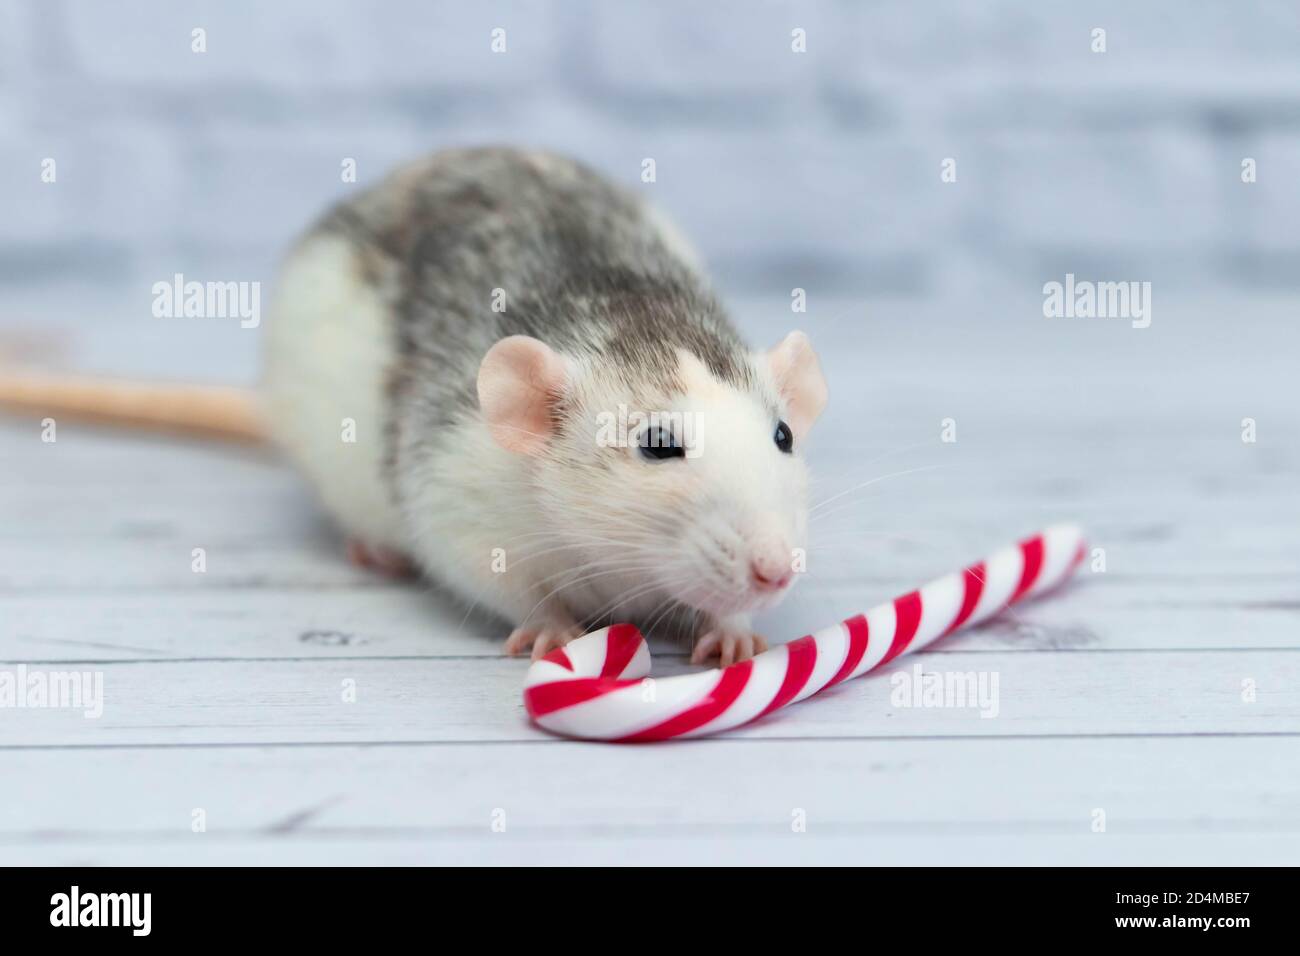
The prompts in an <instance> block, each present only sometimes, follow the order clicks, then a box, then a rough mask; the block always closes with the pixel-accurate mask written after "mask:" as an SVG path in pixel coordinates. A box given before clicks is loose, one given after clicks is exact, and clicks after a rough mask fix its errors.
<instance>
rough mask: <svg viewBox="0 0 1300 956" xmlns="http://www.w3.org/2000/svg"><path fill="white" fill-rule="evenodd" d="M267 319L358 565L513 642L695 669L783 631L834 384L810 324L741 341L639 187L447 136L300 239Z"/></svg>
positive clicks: (273, 405)
mask: <svg viewBox="0 0 1300 956" xmlns="http://www.w3.org/2000/svg"><path fill="white" fill-rule="evenodd" d="M264 325H265V328H264V334H265V337H266V341H265V352H264V355H265V361H264V399H265V413H266V421H267V425H268V427H269V428H270V430H271V432H272V434H273V435H274V436H275V438H276V439H277V440H278V442H279V443H280V444H281V445H282V446H283V447H284V448H285V449H286V450H287V452H288V453H289V455H290V456H291V457H292V458H293V460H294V461H295V462H296V463H297V464H298V465H299V466H300V467H301V469H302V470H303V472H304V473H305V474H306V476H307V477H308V479H309V480H310V481H311V483H312V484H313V485H314V486H315V488H316V490H317V491H318V492H319V494H320V497H321V498H322V499H323V501H324V503H325V505H326V506H327V507H328V509H329V510H330V512H331V513H332V514H333V515H334V517H335V518H336V519H337V520H338V522H339V523H340V524H341V525H342V527H343V528H344V529H345V531H346V533H347V534H348V535H349V536H350V537H351V539H352V542H353V544H352V548H351V550H352V553H353V555H354V557H356V558H357V559H359V560H363V561H368V562H369V563H372V564H379V565H382V566H385V567H388V568H395V567H397V566H398V564H399V563H400V562H401V561H402V560H403V559H406V558H409V560H410V561H411V562H413V563H414V564H415V565H417V566H418V567H419V568H420V569H421V570H423V572H424V573H426V574H427V575H428V576H429V577H431V578H432V579H434V580H436V581H437V582H440V583H441V584H442V585H444V586H445V587H446V588H448V589H450V590H451V591H452V592H454V593H455V594H457V595H459V596H461V597H463V598H464V599H466V600H467V601H469V602H473V603H475V604H477V605H479V606H482V607H486V608H488V609H490V610H492V611H494V612H496V613H497V614H499V615H501V616H503V617H505V618H508V619H509V620H510V621H511V623H512V624H513V625H514V627H515V629H514V632H513V633H512V634H511V635H510V637H509V639H508V640H507V642H506V650H507V651H508V652H510V653H512V654H513V653H518V652H521V651H523V650H525V649H527V648H529V647H531V648H532V652H533V656H534V657H537V656H540V655H541V654H543V653H545V652H546V651H548V650H550V649H552V648H554V647H557V646H561V645H563V644H564V643H565V642H567V641H568V640H569V639H571V638H573V637H575V636H577V635H578V634H580V633H582V632H583V631H584V630H585V629H587V628H590V627H594V626H599V625H600V624H601V623H607V622H610V621H614V620H620V621H622V620H628V621H632V622H634V623H636V624H638V625H640V626H642V627H643V628H646V627H653V626H657V627H661V628H667V629H671V630H675V631H678V632H684V633H686V634H688V635H691V636H693V637H695V638H696V639H697V640H696V644H695V654H694V659H695V660H697V661H700V660H704V659H705V658H707V657H709V656H713V655H716V656H718V657H719V658H720V659H721V663H722V664H724V665H726V664H729V663H731V662H732V661H733V660H741V659H745V658H747V657H750V656H752V655H753V654H755V653H757V652H759V651H761V650H763V649H764V648H765V646H766V645H765V644H764V642H763V640H762V639H761V638H760V637H758V636H757V635H755V634H754V633H753V629H752V627H751V622H750V616H751V614H753V613H754V612H756V611H758V610H761V609H763V608H766V607H770V606H772V605H773V604H775V603H776V602H777V601H779V600H780V599H781V597H782V596H783V595H784V594H785V592H786V591H787V590H788V589H789V587H790V585H791V584H792V583H793V581H794V578H795V575H794V573H793V567H794V562H795V556H796V555H797V554H798V553H800V549H802V548H803V546H804V543H805V533H806V527H807V504H806V497H807V483H808V476H807V470H806V466H805V463H804V461H803V458H802V455H801V450H802V447H803V444H804V442H805V440H806V438H807V435H808V431H809V429H810V428H811V426H812V424H813V422H814V420H815V419H816V418H817V416H818V414H819V413H820V412H821V410H822V408H823V406H824V405H825V402H826V394H827V393H826V385H825V382H824V380H823V378H822V373H821V370H820V367H819V364H818V360H817V356H816V354H815V353H814V351H813V349H812V347H811V346H810V344H809V342H808V340H807V338H806V337H805V336H804V335H803V333H801V332H792V333H790V334H789V335H788V336H787V337H786V338H785V339H784V340H783V341H782V342H780V343H779V344H778V345H776V346H775V347H774V348H772V349H770V350H769V351H767V352H753V351H750V350H749V349H748V348H746V346H745V345H744V344H743V342H742V341H741V339H740V336H739V335H738V334H737V333H736V331H735V329H734V328H733V326H732V324H731V322H730V320H729V319H728V318H727V316H726V314H725V312H724V311H723V308H722V306H721V305H720V304H719V303H718V301H717V300H716V299H715V298H714V296H713V294H712V293H711V292H710V289H709V286H708V284H707V282H706V281H705V279H704V278H703V277H702V275H701V273H700V271H699V268H698V266H697V264H696V260H695V257H694V256H693V254H692V253H691V251H690V250H689V248H688V247H687V246H686V244H685V243H684V242H683V241H682V239H681V238H680V236H679V235H678V234H677V233H676V231H675V230H674V229H673V228H672V226H671V225H669V224H668V222H667V221H666V220H665V219H664V218H663V217H661V216H660V215H658V214H657V213H656V212H654V211H653V210H652V209H651V208H650V207H649V206H648V204H646V203H645V202H643V201H642V200H641V199H640V198H638V197H637V196H636V195H635V194H633V193H632V192H630V191H628V190H626V189H624V188H621V187H619V186H617V185H615V184H614V183H611V182H609V181H608V180H606V179H604V178H602V177H601V176H600V175H598V174H597V173H596V172H594V171H593V170H591V169H589V168H587V167H585V166H583V165H581V164H579V163H577V162H574V161H573V160H570V159H566V158H564V157H561V156H557V155H552V154H548V153H541V152H530V151H522V150H514V149H503V148H501V149H498V148H490V149H467V150H457V151H449V152H443V153H439V154H436V155H433V156H431V157H429V158H427V159H425V160H422V161H420V162H417V163H414V164H412V165H409V166H406V167H404V168H402V169H399V170H398V171H397V172H395V173H393V174H391V175H390V176H388V177H387V178H386V179H384V180H383V181H382V182H380V183H379V184H378V185H376V186H374V187H373V188H371V189H368V190H366V191H365V192H362V193H360V194H359V195H357V196H356V197H355V198H352V199H349V200H347V201H345V202H343V203H341V204H339V205H338V206H336V207H335V208H333V209H332V210H331V211H329V212H328V213H327V214H326V215H325V216H324V217H323V218H322V219H321V220H320V221H319V222H318V223H317V224H316V225H315V226H314V227H313V228H312V229H311V230H310V231H309V232H308V233H307V234H306V235H305V236H304V237H303V238H302V239H301V240H300V241H299V242H298V243H297V245H296V246H295V248H294V249H293V250H292V252H291V254H290V255H289V257H288V259H287V261H286V263H285V265H284V269H283V273H282V276H281V278H280V281H279V283H278V286H277V289H276V292H275V295H274V298H273V301H272V305H271V309H270V314H269V316H268V318H267V320H266V322H265V323H264ZM638 413H639V414H638ZM613 420H619V421H627V422H628V423H629V424H630V426H631V427H630V428H629V429H628V430H627V434H626V436H624V437H626V440H625V441H623V440H612V441H611V440H610V435H611V431H610V428H609V425H610V422H611V421H613ZM665 423H667V424H665ZM613 434H615V435H618V434H619V432H618V431H617V430H616V431H614V432H613Z"/></svg>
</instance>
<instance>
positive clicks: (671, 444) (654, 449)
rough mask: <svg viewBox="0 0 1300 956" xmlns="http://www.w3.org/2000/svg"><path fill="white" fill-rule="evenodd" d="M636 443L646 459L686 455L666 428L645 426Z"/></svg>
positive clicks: (663, 458)
mask: <svg viewBox="0 0 1300 956" xmlns="http://www.w3.org/2000/svg"><path fill="white" fill-rule="evenodd" d="M637 445H638V447H640V449H641V457H642V458H644V459H645V460H646V461H667V460H668V459H669V458H685V457H686V449H685V448H683V447H682V446H681V444H680V443H679V442H678V441H677V438H676V437H675V436H674V435H673V433H672V432H671V431H669V430H668V429H667V428H647V429H646V430H645V431H643V432H642V433H641V437H640V438H639V439H638V440H637Z"/></svg>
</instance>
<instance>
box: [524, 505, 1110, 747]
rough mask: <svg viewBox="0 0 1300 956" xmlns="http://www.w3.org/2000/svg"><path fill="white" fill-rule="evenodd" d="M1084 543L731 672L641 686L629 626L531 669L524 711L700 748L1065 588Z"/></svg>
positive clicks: (956, 576) (987, 568) (608, 734)
mask: <svg viewBox="0 0 1300 956" xmlns="http://www.w3.org/2000/svg"><path fill="white" fill-rule="evenodd" d="M1083 555H1084V544H1083V533H1082V532H1081V531H1080V530H1079V529H1078V528H1077V527H1076V526H1074V525H1054V526H1053V527H1051V528H1048V529H1047V530H1046V531H1044V532H1042V533H1041V534H1037V535H1034V536H1033V537H1032V538H1027V539H1025V540H1024V541H1022V542H1020V544H1018V545H1012V546H1010V547H1007V548H1003V549H1002V550H1001V551H998V552H997V553H995V554H993V555H992V556H991V557H989V558H986V559H985V560H983V561H980V562H979V563H977V564H972V565H971V566H970V567H968V568H966V569H965V570H964V571H957V572H955V573H953V574H949V575H948V576H947V577H942V578H939V579H938V580H937V581H932V582H931V583H929V584H927V585H926V586H925V587H923V588H921V589H920V590H917V591H912V592H910V593H908V594H904V595H903V596H902V597H900V598H896V599H895V600H893V601H890V602H889V603H887V604H882V605H880V606H879V607H875V608H872V609H871V610H870V611H868V612H867V613H866V614H859V615H858V616H857V617H851V618H849V619H848V620H847V621H844V622H843V623H841V624H836V625H834V626H833V627H828V628H826V629H824V630H821V631H818V632H817V633H816V634H810V635H809V636H807V637H801V638H799V639H798V640H797V641H791V642H790V643H789V644H785V645H782V646H780V647H774V648H772V649H771V650H769V651H764V652H763V653H762V654H759V655H758V656H757V657H754V658H753V659H751V660H747V661H741V662H740V663H738V664H732V665H731V666H730V667H727V668H725V669H721V670H719V669H717V668H714V669H713V670H709V671H701V672H699V673H695V674H682V675H679V676H676V677H667V678H664V679H662V680H655V681H650V680H643V678H646V675H648V674H649V673H650V652H649V650H648V649H647V648H646V642H645V641H644V640H643V639H642V637H641V632H640V631H638V630H637V629H636V628H635V627H633V626H632V625H630V624H616V625H614V626H613V627H607V628H605V629H603V630H600V631H593V632H592V633H591V634H586V635H584V636H582V637H580V638H577V639H576V640H574V641H571V642H570V643H569V644H568V645H567V646H566V647H563V648H560V649H559V650H554V651H552V652H551V653H549V654H547V655H546V656H545V657H543V658H542V659H541V660H539V661H535V662H534V663H533V665H532V667H530V668H529V669H528V677H527V679H526V680H525V683H524V706H525V707H526V708H527V709H528V714H529V716H531V717H532V718H533V720H534V721H536V722H537V723H538V724H539V725H540V726H542V727H544V728H545V729H547V730H549V731H551V732H553V733H557V734H562V735H564V736H566V737H578V738H582V739H586V740H617V741H631V742H634V741H646V740H667V739H668V738H670V737H702V736H704V735H706V734H716V733H719V732H721V731H724V730H730V729H731V728H733V727H739V726H740V725H741V724H745V723H748V722H749V721H751V720H755V719H757V718H759V717H762V716H764V715H765V714H770V713H771V712H772V711H774V710H776V709H778V708H780V707H784V706H786V705H787V704H793V703H794V702H795V701H800V700H803V699H804V698H805V697H811V696H812V695H813V694H815V693H817V692H818V691H821V690H825V689H826V688H827V687H833V686H834V685H836V684H838V683H840V682H841V681H846V680H850V679H852V678H854V677H858V676H860V675H862V674H865V673H867V671H870V670H874V669H875V668H877V667H880V666H882V665H884V664H888V663H889V662H890V661H892V660H893V659H894V658H896V657H898V655H900V654H903V653H906V652H907V651H914V650H918V649H920V648H922V647H925V646H926V645H928V644H930V643H931V642H933V641H936V640H938V639H939V638H941V637H944V636H945V635H948V634H951V633H952V632H953V631H955V630H957V629H958V628H961V627H968V626H970V625H972V624H978V623H979V622H980V621H983V620H985V619H987V618H989V617H991V616H993V615H994V614H996V613H998V612H999V611H1001V610H1002V609H1003V608H1005V607H1007V606H1008V605H1010V604H1015V603H1016V602H1018V601H1022V600H1024V599H1025V598H1027V597H1032V596H1033V595H1035V594H1038V593H1040V592H1042V591H1045V590H1047V589H1048V588H1051V587H1054V586H1055V585H1057V584H1060V583H1061V582H1062V581H1064V580H1065V579H1066V578H1067V577H1069V575H1070V573H1071V572H1072V571H1073V570H1074V569H1075V568H1076V567H1077V566H1078V564H1079V562H1080V561H1081V560H1082V559H1083Z"/></svg>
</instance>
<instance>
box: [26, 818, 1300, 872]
mask: <svg viewBox="0 0 1300 956" xmlns="http://www.w3.org/2000/svg"><path fill="white" fill-rule="evenodd" d="M1297 859H1300V837H1297V836H1295V835H1294V834H1267V835H1265V834H1238V833H1219V834H1205V833H1176V834H1162V835H1157V836H1116V837H1111V836H1106V837H1104V838H1097V837H1086V836H1059V835H1055V834H1040V833H1033V834H1006V833H999V834H990V835H981V836H950V835H943V836H937V837H936V836H917V835H915V834H911V833H902V834H895V835H889V834H870V835H862V834H855V833H843V832H835V831H831V832H823V833H821V834H812V835H808V834H805V835H802V836H797V837H796V836H794V835H791V834H781V835H779V836H769V835H767V834H756V833H753V832H746V831H729V830H726V829H724V828H719V827H711V828H709V829H708V830H707V831H704V832H700V833H696V834H692V835H690V836H685V837H671V836H669V837H665V836H662V835H655V836H651V837H647V838H644V839H637V838H635V837H630V836H625V837H622V838H617V837H610V838H607V839H593V838H591V837H587V836H583V835H581V834H575V833H572V832H562V833H559V834H556V835H554V836H552V837H550V838H541V839H531V840H517V839H514V838H512V837H508V836H505V835H501V836H500V837H498V838H496V839H473V840H470V839H465V838H463V837H455V836H453V837H443V838H440V839H439V838H428V837H418V836H402V837H400V838H396V839H392V840H387V841H382V840H375V839H374V838H373V837H369V836H367V837H364V838H357V837H350V836H346V835H342V836H337V837H335V836H328V837H326V836H287V837H277V838H270V839H255V840H216V839H208V840H203V839H200V838H195V839H194V840H192V841H190V842H189V843H187V844H180V843H167V844H156V843H149V842H144V843H131V842H120V841H117V842H114V841H87V842H81V843H59V844H55V845H52V846H51V845H45V844H41V845H31V844H28V845H23V846H17V847H5V846H0V863H3V864H4V865H7V866H339V865H342V864H347V865H350V866H561V865H562V866H627V865H639V866H864V865H866V866H891V867H893V866H1219V867H1221V866H1295V864H1296V860H1297Z"/></svg>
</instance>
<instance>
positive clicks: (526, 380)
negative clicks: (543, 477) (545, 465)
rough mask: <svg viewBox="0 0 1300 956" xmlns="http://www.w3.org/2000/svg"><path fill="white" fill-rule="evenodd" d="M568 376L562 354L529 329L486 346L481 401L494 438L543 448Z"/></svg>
mask: <svg viewBox="0 0 1300 956" xmlns="http://www.w3.org/2000/svg"><path fill="white" fill-rule="evenodd" d="M568 380H569V372H568V367H567V366H566V365H565V362H564V359H562V358H561V357H560V356H559V355H557V354H556V353H555V352H553V351H551V349H550V348H549V347H548V346H547V345H546V344H544V343H542V342H539V341H537V339H534V338H529V337H528V336H527V335H512V336H510V337H509V338H504V339H502V340H501V341H500V342H498V343H497V344H496V345H494V346H492V348H490V349H488V353H487V355H485V356H483V363H482V364H481V365H480V366H479V369H478V404H479V408H480V409H482V411H483V418H484V420H485V421H486V422H487V425H488V429H489V430H490V431H491V432H492V437H493V438H494V439H495V440H496V443H497V444H498V445H500V446H501V447H502V448H504V449H506V451H512V452H516V453H518V454H523V455H536V454H538V453H539V452H541V451H542V450H543V449H544V448H545V447H546V444H547V442H548V441H550V439H551V435H552V433H553V432H554V431H555V416H554V414H553V413H554V410H555V405H556V402H558V401H559V399H560V396H561V395H562V394H563V393H564V389H565V386H566V384H567V383H568Z"/></svg>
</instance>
